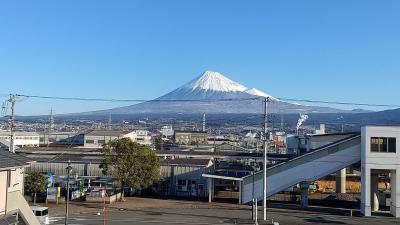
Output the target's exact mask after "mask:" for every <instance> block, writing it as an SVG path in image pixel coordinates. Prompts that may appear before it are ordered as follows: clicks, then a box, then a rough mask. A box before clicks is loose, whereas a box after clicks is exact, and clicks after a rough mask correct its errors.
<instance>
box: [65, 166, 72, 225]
mask: <svg viewBox="0 0 400 225" xmlns="http://www.w3.org/2000/svg"><path fill="white" fill-rule="evenodd" d="M65 169H66V170H67V172H68V176H67V200H66V201H65V225H68V219H69V179H70V175H71V171H72V167H71V160H68V167H67V168H65Z"/></svg>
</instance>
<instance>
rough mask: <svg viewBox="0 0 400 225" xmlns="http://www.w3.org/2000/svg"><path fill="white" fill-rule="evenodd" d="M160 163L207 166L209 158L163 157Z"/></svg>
mask: <svg viewBox="0 0 400 225" xmlns="http://www.w3.org/2000/svg"><path fill="white" fill-rule="evenodd" d="M160 164H161V165H180V166H182V165H190V166H208V165H209V164H210V159H191V158H181V159H180V158H176V159H163V160H161V162H160Z"/></svg>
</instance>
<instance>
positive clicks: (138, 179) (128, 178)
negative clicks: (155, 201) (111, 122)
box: [101, 138, 160, 201]
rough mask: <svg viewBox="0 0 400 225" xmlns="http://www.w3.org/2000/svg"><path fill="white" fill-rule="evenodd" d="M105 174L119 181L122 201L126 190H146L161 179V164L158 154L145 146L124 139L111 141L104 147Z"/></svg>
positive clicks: (103, 166) (103, 165)
mask: <svg viewBox="0 0 400 225" xmlns="http://www.w3.org/2000/svg"><path fill="white" fill-rule="evenodd" d="M103 154H104V162H103V164H102V166H101V167H102V168H103V173H104V174H106V175H109V176H112V177H113V178H114V179H116V180H118V182H119V184H120V186H121V188H122V193H121V199H120V200H121V201H124V188H125V187H128V188H134V189H144V188H147V187H150V186H151V185H152V184H153V183H154V181H157V180H158V179H159V177H160V162H159V159H158V157H157V156H156V154H155V153H154V152H153V151H152V150H151V149H150V148H149V147H148V146H145V145H140V144H138V143H135V142H133V141H131V139H129V138H123V139H119V140H115V141H110V142H109V143H107V144H106V145H105V146H104V147H103Z"/></svg>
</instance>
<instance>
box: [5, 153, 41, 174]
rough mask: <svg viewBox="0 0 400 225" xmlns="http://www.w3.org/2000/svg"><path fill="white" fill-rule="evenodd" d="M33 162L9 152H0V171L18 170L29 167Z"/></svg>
mask: <svg viewBox="0 0 400 225" xmlns="http://www.w3.org/2000/svg"><path fill="white" fill-rule="evenodd" d="M31 162H34V160H32V159H29V158H27V157H24V156H21V155H17V154H15V153H11V152H9V151H5V150H0V171H1V170H8V169H12V168H20V167H26V166H29V163H31Z"/></svg>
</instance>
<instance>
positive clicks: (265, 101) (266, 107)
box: [263, 97, 269, 221]
mask: <svg viewBox="0 0 400 225" xmlns="http://www.w3.org/2000/svg"><path fill="white" fill-rule="evenodd" d="M268 101H269V97H267V98H265V99H264V135H263V136H264V198H263V210H264V221H266V220H267V163H268V156H267V154H268V146H267V145H268V141H267V139H268V137H267V133H268Z"/></svg>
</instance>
